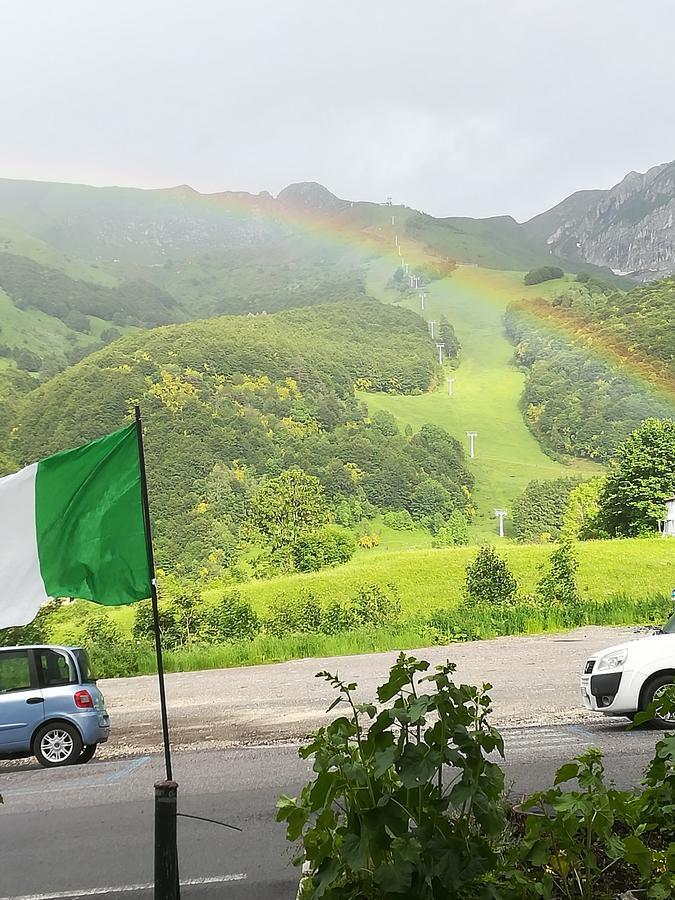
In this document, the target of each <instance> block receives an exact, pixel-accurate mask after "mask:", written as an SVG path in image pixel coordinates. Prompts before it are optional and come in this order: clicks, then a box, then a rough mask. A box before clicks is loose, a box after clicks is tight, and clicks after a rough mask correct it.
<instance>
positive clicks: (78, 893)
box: [0, 872, 247, 900]
mask: <svg viewBox="0 0 675 900" xmlns="http://www.w3.org/2000/svg"><path fill="white" fill-rule="evenodd" d="M246 878H247V875H246V874H245V873H244V872H239V873H238V874H236V875H214V876H212V877H210V878H186V879H182V880H181V883H180V885H181V887H199V886H200V885H209V884H227V883H228V882H231V881H245V880H246ZM153 889H154V885H152V884H125V885H121V886H120V887H102V888H82V889H77V890H73V891H59V892H58V893H56V894H23V895H22V896H20V897H19V896H17V895H16V894H12V896H11V897H0V900H70V898H79V897H105V896H106V895H108V896H109V895H110V894H137V893H138V892H139V891H152V890H153Z"/></svg>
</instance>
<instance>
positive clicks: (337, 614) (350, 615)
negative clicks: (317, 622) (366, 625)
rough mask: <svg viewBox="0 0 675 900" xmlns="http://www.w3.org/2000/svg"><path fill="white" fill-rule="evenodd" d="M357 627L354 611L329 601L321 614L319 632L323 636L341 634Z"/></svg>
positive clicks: (336, 601)
mask: <svg viewBox="0 0 675 900" xmlns="http://www.w3.org/2000/svg"><path fill="white" fill-rule="evenodd" d="M356 625H357V622H356V616H355V615H354V611H353V609H352V608H351V607H349V606H344V605H343V604H342V603H340V602H339V601H338V600H331V602H330V603H329V604H328V605H327V606H326V607H325V609H324V610H323V611H322V613H321V631H322V632H323V633H324V634H342V633H343V632H345V631H351V630H352V629H353V628H355V627H356Z"/></svg>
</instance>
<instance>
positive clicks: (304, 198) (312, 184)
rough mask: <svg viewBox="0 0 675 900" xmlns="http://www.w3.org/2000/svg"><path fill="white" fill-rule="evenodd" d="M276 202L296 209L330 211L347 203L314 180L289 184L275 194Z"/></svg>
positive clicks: (336, 209)
mask: <svg viewBox="0 0 675 900" xmlns="http://www.w3.org/2000/svg"><path fill="white" fill-rule="evenodd" d="M277 202H278V203H280V204H282V205H283V206H286V207H290V208H292V209H296V210H304V211H312V212H322V213H331V212H339V211H340V210H341V209H344V208H345V207H347V206H348V205H349V203H348V201H346V200H340V198H339V197H336V196H335V194H332V193H331V192H330V191H329V190H328V188H325V187H324V186H323V185H322V184H319V183H318V182H316V181H301V182H299V183H297V184H289V185H288V187H286V188H284V189H283V191H281V192H280V193H279V195H278V196H277Z"/></svg>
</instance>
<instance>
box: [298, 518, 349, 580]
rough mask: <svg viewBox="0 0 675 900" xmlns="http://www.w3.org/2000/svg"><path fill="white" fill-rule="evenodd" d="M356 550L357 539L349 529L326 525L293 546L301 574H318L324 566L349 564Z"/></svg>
mask: <svg viewBox="0 0 675 900" xmlns="http://www.w3.org/2000/svg"><path fill="white" fill-rule="evenodd" d="M355 550H356V539H355V538H354V535H353V534H352V532H351V531H349V530H348V529H347V528H341V527H340V526H339V525H324V526H323V527H322V528H317V529H316V530H315V531H312V532H309V533H308V534H306V535H303V536H302V537H301V538H300V539H299V540H298V541H296V542H295V544H294V546H293V551H292V552H293V560H294V562H295V567H296V568H297V569H298V570H299V571H300V572H316V571H317V570H318V569H322V568H323V567H324V566H337V565H340V564H342V563H346V562H349V560H350V559H351V558H352V556H353V555H354V551H355Z"/></svg>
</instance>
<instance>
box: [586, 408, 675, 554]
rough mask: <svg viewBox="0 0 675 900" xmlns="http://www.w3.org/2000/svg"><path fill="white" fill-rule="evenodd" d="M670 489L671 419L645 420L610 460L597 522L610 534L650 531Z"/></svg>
mask: <svg viewBox="0 0 675 900" xmlns="http://www.w3.org/2000/svg"><path fill="white" fill-rule="evenodd" d="M674 489H675V420H673V419H665V420H659V419H647V420H646V421H645V422H643V423H642V425H641V427H640V428H638V429H637V430H636V431H634V432H633V433H632V434H631V435H630V436H629V437H628V438H627V440H625V441H624V442H623V443H622V444H620V445H619V447H618V448H617V451H616V454H615V456H614V458H613V459H612V460H611V463H610V469H609V474H608V476H607V481H606V483H605V486H604V489H603V491H602V494H601V497H600V517H599V518H600V523H601V525H602V526H603V527H604V528H606V529H607V531H608V532H609V533H610V534H611V535H624V536H629V537H630V536H635V535H640V534H650V533H653V532H655V531H656V527H657V522H658V520H659V519H661V518H663V514H664V509H665V501H666V498H667V497H670V496H672V494H673V491H674Z"/></svg>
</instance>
